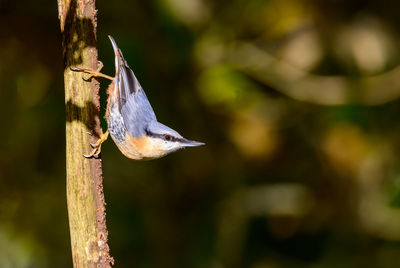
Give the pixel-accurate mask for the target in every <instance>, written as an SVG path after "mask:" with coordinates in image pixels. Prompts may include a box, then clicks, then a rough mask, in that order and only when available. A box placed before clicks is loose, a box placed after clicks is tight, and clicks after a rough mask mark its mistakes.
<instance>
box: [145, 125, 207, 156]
mask: <svg viewBox="0 0 400 268" xmlns="http://www.w3.org/2000/svg"><path fill="white" fill-rule="evenodd" d="M146 136H147V138H148V139H149V140H150V141H151V143H152V146H153V148H157V149H156V150H157V151H158V154H159V157H162V156H164V155H167V154H169V153H172V152H174V151H177V150H179V149H182V148H186V147H196V146H201V145H204V143H202V142H197V141H191V140H188V139H185V138H184V137H182V136H181V135H180V134H179V133H178V132H176V131H175V130H173V129H171V128H169V127H167V126H165V125H163V124H161V123H159V122H156V121H155V122H152V123H150V124H149V125H148V127H147V129H146Z"/></svg>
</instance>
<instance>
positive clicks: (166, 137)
mask: <svg viewBox="0 0 400 268" xmlns="http://www.w3.org/2000/svg"><path fill="white" fill-rule="evenodd" d="M164 139H165V140H166V141H171V140H172V136H171V135H164Z"/></svg>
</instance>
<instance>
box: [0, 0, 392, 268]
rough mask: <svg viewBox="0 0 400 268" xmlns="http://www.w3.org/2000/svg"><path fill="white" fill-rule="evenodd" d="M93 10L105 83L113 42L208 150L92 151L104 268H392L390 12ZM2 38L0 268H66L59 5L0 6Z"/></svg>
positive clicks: (384, 5) (173, 117)
mask: <svg viewBox="0 0 400 268" xmlns="http://www.w3.org/2000/svg"><path fill="white" fill-rule="evenodd" d="M97 8H98V49H99V57H100V59H101V60H102V61H103V62H104V64H105V68H104V70H103V71H104V73H106V74H113V73H114V66H113V52H112V49H111V45H110V43H109V40H108V38H107V35H108V34H111V35H112V36H114V38H115V39H116V41H117V43H118V45H119V46H120V48H121V49H122V51H123V53H124V56H125V58H126V59H127V61H128V63H129V65H130V66H131V67H132V68H133V70H134V71H135V73H136V76H137V77H138V79H139V80H140V82H141V84H142V86H143V87H144V88H145V90H146V93H147V96H148V97H149V99H150V101H151V103H152V105H153V107H154V110H155V112H156V114H157V115H158V119H159V120H160V121H161V122H163V123H165V124H167V125H168V126H171V127H172V128H174V129H177V130H179V132H181V134H183V135H184V136H185V137H187V138H189V139H194V140H198V141H203V142H205V143H206V144H207V145H206V146H204V147H200V148H193V149H188V150H184V151H180V152H177V153H175V154H172V155H169V156H167V157H165V158H163V159H160V160H155V161H150V162H134V161H131V160H129V159H127V158H125V157H124V156H123V155H122V154H121V153H120V152H119V151H118V150H117V148H116V146H115V145H114V143H113V142H112V141H111V140H109V141H108V142H106V143H105V144H104V145H103V150H102V158H103V168H104V188H105V189H104V190H105V197H106V201H107V204H108V205H107V223H108V228H109V239H110V240H109V244H110V247H111V254H112V256H113V257H114V258H115V267H138V268H139V267H140V268H159V267H163V268H176V267H182V268H189V267H190V268H192V267H193V268H239V267H246V268H279V267H295V268H296V267H313V268H317V267H383V268H385V267H398V258H399V257H398V256H399V255H400V210H399V206H400V158H399V156H400V140H399V136H400V124H399V123H398V121H399V114H400V101H399V97H400V67H398V65H399V61H400V57H399V56H400V55H399V48H400V43H399V31H398V28H399V27H400V21H399V16H398V10H399V8H400V3H399V2H398V1H395V0H364V1H363V0H353V1H349V0H324V1H318V0H297V1H296V0H231V1H226V0H214V1H211V0H154V1H139V0H136V1H122V0H116V1H101V0H98V1H97ZM0 25H1V27H0V43H1V45H0V114H1V116H0V120H1V121H0V122H1V128H0V129H1V131H0V267H5V268H8V267H16V268H20V267H21V268H22V267H71V265H72V261H71V252H70V240H69V231H68V219H67V210H66V199H65V134H64V132H65V114H64V92H63V90H64V84H63V63H62V53H61V35H60V30H59V21H58V14H57V3H56V0H51V1H50V0H40V1H12V0H0ZM107 85H108V81H106V80H102V81H101V86H102V96H101V97H102V111H101V113H102V115H104V111H105V108H104V107H105V102H104V101H105V100H106V94H105V90H106V88H107ZM102 125H103V129H105V128H106V124H105V122H104V120H103V122H102ZM88 149H89V148H88Z"/></svg>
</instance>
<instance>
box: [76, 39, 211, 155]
mask: <svg viewBox="0 0 400 268" xmlns="http://www.w3.org/2000/svg"><path fill="white" fill-rule="evenodd" d="M108 38H109V39H110V41H111V44H112V47H113V50H114V54H115V76H114V77H111V76H108V75H106V74H103V73H101V72H100V71H101V69H102V67H103V64H102V63H101V62H99V67H98V68H97V70H93V69H89V68H83V67H71V70H72V71H77V72H83V73H86V74H88V75H89V76H88V77H87V78H83V79H85V80H90V79H91V78H93V77H103V78H106V79H109V80H111V81H112V82H111V84H110V85H109V87H108V89H107V94H108V99H107V108H106V114H105V119H106V121H107V125H108V129H107V131H106V132H103V131H101V134H100V138H99V139H98V140H97V142H96V143H94V144H91V146H92V148H93V150H92V151H91V152H90V153H89V154H87V155H84V157H86V158H92V157H94V158H97V157H98V156H99V155H100V153H101V145H102V144H103V142H104V141H106V140H107V138H108V136H109V135H110V136H111V138H112V139H113V140H114V142H115V144H116V145H117V147H118V148H119V150H120V151H121V152H122V154H124V155H125V156H126V157H128V158H130V159H134V160H151V159H157V158H161V157H163V156H165V155H167V154H169V153H172V152H175V151H177V150H179V149H183V148H186V147H196V146H201V145H204V143H202V142H197V141H192V140H188V139H186V138H184V137H182V136H181V135H180V134H179V133H178V132H177V131H175V130H173V129H172V128H170V127H168V126H166V125H164V124H162V123H160V122H158V120H157V118H156V115H155V113H154V110H153V108H152V106H151V104H150V102H149V100H148V99H147V96H146V93H145V92H144V89H143V88H142V86H141V85H140V83H139V81H138V79H137V78H136V76H135V74H134V72H133V71H132V69H131V68H130V67H129V66H128V63H127V62H126V60H125V58H124V56H123V55H122V51H121V49H119V48H118V46H117V43H116V42H115V40H114V38H113V37H111V36H110V35H109V36H108Z"/></svg>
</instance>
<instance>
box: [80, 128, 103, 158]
mask: <svg viewBox="0 0 400 268" xmlns="http://www.w3.org/2000/svg"><path fill="white" fill-rule="evenodd" d="M108 133H109V132H108V130H107V131H106V132H105V133H103V131H101V135H100V138H99V139H98V140H97V141H96V143H91V144H90V146H92V148H93V150H92V151H91V152H90V154H84V155H83V156H84V157H86V158H92V157H94V158H98V157H99V155H100V153H101V144H102V143H103V142H105V141H106V140H107V138H108Z"/></svg>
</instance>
